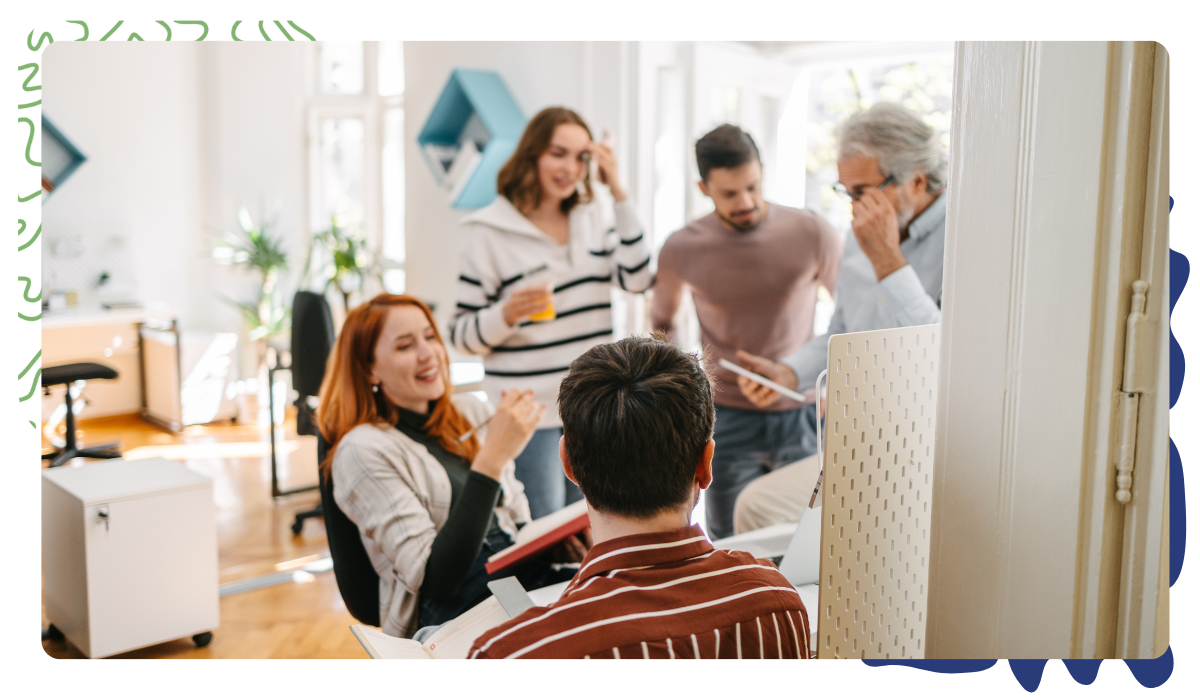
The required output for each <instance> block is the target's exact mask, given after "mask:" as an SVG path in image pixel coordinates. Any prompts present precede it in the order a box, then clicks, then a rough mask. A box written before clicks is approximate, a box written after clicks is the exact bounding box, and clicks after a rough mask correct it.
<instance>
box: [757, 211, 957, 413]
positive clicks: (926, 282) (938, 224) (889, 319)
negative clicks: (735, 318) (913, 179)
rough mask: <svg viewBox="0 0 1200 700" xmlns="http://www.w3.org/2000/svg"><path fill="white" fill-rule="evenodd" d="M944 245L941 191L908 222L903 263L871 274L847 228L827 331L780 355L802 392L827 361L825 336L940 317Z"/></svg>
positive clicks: (916, 323)
mask: <svg viewBox="0 0 1200 700" xmlns="http://www.w3.org/2000/svg"><path fill="white" fill-rule="evenodd" d="M945 245H946V195H945V193H944V192H943V193H942V194H941V195H939V196H938V198H937V199H935V200H934V201H933V203H932V204H930V205H929V206H928V207H927V208H926V209H925V211H923V212H921V215H920V216H918V217H917V218H916V219H914V220H913V222H912V223H911V224H909V226H908V239H906V240H905V241H904V242H903V243H901V244H900V252H901V253H903V254H904V259H905V260H907V261H908V265H905V266H904V267H902V268H900V269H899V270H896V271H895V272H893V273H892V274H890V275H888V276H887V277H885V278H883V280H882V281H878V280H876V279H875V267H874V266H873V265H871V261H870V260H869V259H868V258H867V256H866V254H865V253H863V252H862V249H861V248H859V247H858V241H857V240H856V239H855V237H854V233H853V232H851V233H850V234H848V235H847V236H846V245H845V248H843V250H842V265H841V271H840V272H839V273H838V285H837V303H836V305H835V306H834V309H833V318H832V319H831V320H830V322H829V332H827V333H825V335H822V336H819V337H816V338H813V339H812V340H810V341H808V342H807V343H805V344H804V345H803V346H802V347H801V348H800V349H799V350H797V351H796V352H794V353H792V354H791V355H789V356H788V357H785V358H783V359H782V360H780V361H781V362H783V363H784V364H785V365H787V366H789V367H791V368H792V369H793V370H794V371H795V372H796V377H797V378H798V379H799V380H800V389H801V391H803V390H805V389H807V388H809V387H812V386H813V385H814V384H815V383H816V381H817V376H818V375H819V374H821V370H824V369H825V368H826V367H827V366H828V365H829V337H830V336H834V335H838V334H839V333H857V332H859V331H876V330H881V329H884V328H900V327H902V326H920V325H924V324H928V323H941V321H942V253H943V250H944V249H945Z"/></svg>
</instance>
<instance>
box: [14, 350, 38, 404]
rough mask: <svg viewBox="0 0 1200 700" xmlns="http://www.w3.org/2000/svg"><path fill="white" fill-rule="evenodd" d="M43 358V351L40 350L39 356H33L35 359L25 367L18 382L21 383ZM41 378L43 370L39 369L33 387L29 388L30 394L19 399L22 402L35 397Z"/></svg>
mask: <svg viewBox="0 0 1200 700" xmlns="http://www.w3.org/2000/svg"><path fill="white" fill-rule="evenodd" d="M41 356H42V351H41V350H38V351H37V354H36V355H34V356H33V359H32V360H30V361H29V364H27V365H25V369H23V370H21V373H20V374H18V375H17V381H18V382H19V381H21V380H22V379H24V378H25V375H26V374H29V370H30V369H32V368H33V365H34V364H36V363H37V361H38V359H40V358H41ZM41 378H42V368H41V367H38V370H37V373H36V374H34V375H33V385H32V386H30V387H29V393H28V394H25V395H24V396H22V397H21V398H20V399H19V400H20V401H28V400H29V399H30V398H32V397H33V394H34V392H36V391H37V387H38V380H39V379H41Z"/></svg>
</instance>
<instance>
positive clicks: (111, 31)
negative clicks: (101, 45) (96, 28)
mask: <svg viewBox="0 0 1200 700" xmlns="http://www.w3.org/2000/svg"><path fill="white" fill-rule="evenodd" d="M122 24H125V20H123V19H120V20H117V23H116V24H114V25H113V28H112V29H110V30H108V34H105V35H104V36H102V37H100V41H108V37H110V36H112V35H113V32H115V31H117V27H119V26H121V25H122Z"/></svg>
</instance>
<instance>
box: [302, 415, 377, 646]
mask: <svg viewBox="0 0 1200 700" xmlns="http://www.w3.org/2000/svg"><path fill="white" fill-rule="evenodd" d="M328 449H329V446H328V445H327V444H326V442H325V438H324V437H322V436H321V435H320V434H319V433H318V435H317V460H318V462H319V463H320V462H324V461H325V453H326V452H327V451H328ZM320 481H321V506H322V508H323V511H324V517H325V536H326V537H327V538H328V540H329V556H330V557H332V558H333V576H334V578H335V579H337V585H338V591H340V592H341V594H342V601H343V602H344V603H345V604H346V610H348V611H349V612H350V614H351V615H353V616H354V617H355V619H357V620H358V621H359V622H361V623H363V624H364V625H372V626H375V627H378V626H379V624H380V623H379V574H377V573H375V567H373V566H371V558H370V557H369V556H367V550H366V548H365V547H363V543H362V536H361V535H360V534H359V531H358V526H357V525H355V524H354V521H352V520H350V518H348V517H346V514H345V513H343V512H342V509H341V508H338V505H337V503H336V502H335V501H334V500H333V475H332V474H330V476H329V478H323V477H322V478H321V480H320Z"/></svg>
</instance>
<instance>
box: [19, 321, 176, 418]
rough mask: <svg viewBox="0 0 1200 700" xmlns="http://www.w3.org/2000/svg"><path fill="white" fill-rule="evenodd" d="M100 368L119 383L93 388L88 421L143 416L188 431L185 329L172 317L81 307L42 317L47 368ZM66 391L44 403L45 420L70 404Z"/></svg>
mask: <svg viewBox="0 0 1200 700" xmlns="http://www.w3.org/2000/svg"><path fill="white" fill-rule="evenodd" d="M70 362H99V363H101V364H105V365H108V366H110V367H112V368H113V369H115V370H117V372H118V373H119V375H120V376H119V377H118V378H117V379H116V380H114V381H97V382H93V383H91V384H89V385H88V387H87V395H88V399H89V400H90V405H89V407H88V409H87V413H86V415H85V417H87V418H100V417H104V416H116V415H123V414H129V413H140V414H141V415H142V417H143V418H146V419H148V420H150V421H151V422H153V423H156V424H158V425H162V426H163V427H166V428H169V429H171V430H179V429H181V428H182V427H183V424H182V420H181V416H182V409H181V404H180V383H181V380H180V376H181V371H180V358H179V326H178V318H177V315H176V314H175V313H174V312H172V311H165V310H164V311H160V310H148V309H144V308H137V309H111V310H110V309H104V308H103V307H99V306H96V307H80V308H74V309H66V310H63V311H53V312H47V313H45V314H44V315H43V316H42V366H43V367H50V366H53V365H61V364H67V363H70ZM64 400H65V398H64V396H63V394H62V389H61V388H58V390H57V391H54V392H53V393H52V396H51V397H48V398H45V399H43V401H42V420H43V421H46V420H47V419H48V418H49V417H50V414H51V412H53V411H54V409H55V408H57V407H58V406H60V405H61V404H62V403H63V402H64Z"/></svg>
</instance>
